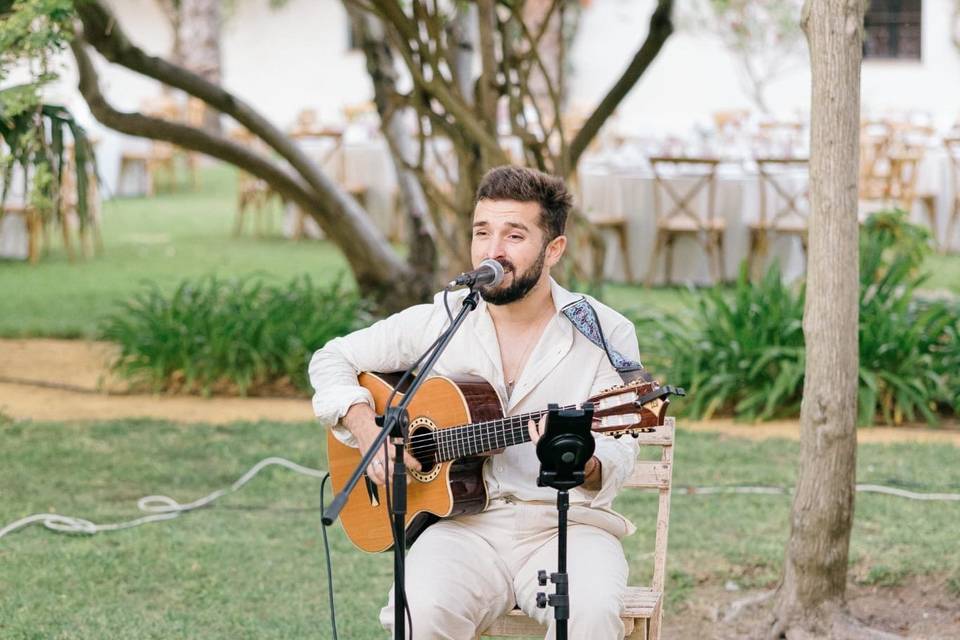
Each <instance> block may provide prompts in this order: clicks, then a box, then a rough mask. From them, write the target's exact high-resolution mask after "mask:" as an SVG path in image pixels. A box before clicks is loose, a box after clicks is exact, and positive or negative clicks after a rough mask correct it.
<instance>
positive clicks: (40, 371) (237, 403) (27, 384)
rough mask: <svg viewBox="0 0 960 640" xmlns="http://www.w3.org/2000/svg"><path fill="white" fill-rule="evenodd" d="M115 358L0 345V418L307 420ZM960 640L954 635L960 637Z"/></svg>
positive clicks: (897, 437) (81, 348) (110, 349)
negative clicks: (158, 383) (133, 385)
mask: <svg viewBox="0 0 960 640" xmlns="http://www.w3.org/2000/svg"><path fill="white" fill-rule="evenodd" d="M116 355H117V347H116V345H114V344H112V343H109V342H96V341H87V340H52V339H24V340H9V339H0V412H2V413H3V414H5V415H7V416H8V417H10V418H14V419H21V420H22V419H33V420H94V419H99V420H106V419H114V418H131V417H155V418H165V419H169V420H174V421H181V422H182V421H192V422H211V423H223V422H230V421H233V420H246V419H250V420H259V419H269V420H280V421H301V420H310V419H312V417H313V413H312V411H311V409H310V402H309V400H307V399H306V398H291V397H289V396H290V393H289V390H288V389H283V390H281V391H278V392H277V394H276V395H277V396H281V397H262V396H263V395H271V394H259V395H260V396H261V397H250V398H238V397H233V396H230V395H229V394H216V395H215V396H214V397H212V398H202V397H198V396H191V395H172V394H165V395H151V394H136V395H131V394H128V385H127V384H126V382H125V381H124V380H121V379H118V378H117V377H116V376H114V375H112V374H111V373H110V371H109V363H110V361H111V360H112V359H113V358H115V357H116ZM683 427H684V428H685V429H689V430H692V431H702V432H711V433H721V434H723V435H725V436H728V437H735V438H748V439H767V438H788V439H793V440H796V439H798V438H799V436H800V423H799V422H798V421H796V420H780V421H773V422H763V423H757V424H742V423H736V422H734V421H733V420H730V419H718V420H708V421H704V422H692V421H686V420H684V421H683ZM858 438H859V440H860V442H908V441H915V442H943V443H952V444H954V445H956V446H960V424H958V423H957V422H956V421H954V422H952V423H944V424H943V425H942V426H941V427H940V428H938V429H929V428H926V427H922V426H918V425H912V426H902V427H873V428H869V429H860V430H859V431H858ZM958 637H960V633H958Z"/></svg>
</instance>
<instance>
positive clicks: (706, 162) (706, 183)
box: [650, 156, 720, 229]
mask: <svg viewBox="0 0 960 640" xmlns="http://www.w3.org/2000/svg"><path fill="white" fill-rule="evenodd" d="M719 164H720V160H719V159H716V158H688V157H681V156H654V157H652V158H650V167H651V168H652V169H653V180H654V183H653V209H654V215H655V216H656V221H657V224H661V223H663V222H666V221H673V220H677V219H679V218H685V219H687V220H688V221H689V222H691V223H692V224H693V225H694V226H696V227H697V228H700V229H708V228H710V226H711V223H712V222H713V221H714V219H715V218H716V201H717V166H718V165H719ZM704 192H705V195H706V200H705V201H703V200H702V197H701V194H703V193H704ZM664 195H666V196H667V197H666V199H665V198H664ZM665 200H669V208H667V207H666V206H665V205H666V204H668V203H667V202H665Z"/></svg>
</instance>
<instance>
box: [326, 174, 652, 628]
mask: <svg viewBox="0 0 960 640" xmlns="http://www.w3.org/2000/svg"><path fill="white" fill-rule="evenodd" d="M570 205H571V197H570V194H569V193H568V192H567V190H566V188H565V186H564V184H563V182H562V181H561V180H560V179H559V178H555V177H552V176H549V175H547V174H544V173H541V172H539V171H535V170H532V169H525V168H520V167H512V166H503V167H497V168H495V169H493V170H491V171H490V172H488V173H487V175H486V176H484V178H483V181H482V182H481V184H480V187H479V189H478V190H477V197H476V207H475V209H474V214H473V238H472V242H471V258H472V261H473V264H474V266H477V265H479V264H480V262H481V261H483V260H484V259H487V258H491V259H493V260H496V261H497V262H499V263H500V264H501V265H503V268H504V272H505V275H504V278H503V281H502V282H501V283H500V284H498V285H496V286H493V287H489V286H487V287H482V288H481V289H480V293H481V296H482V300H481V302H480V304H479V305H478V307H477V309H476V311H474V312H473V313H471V314H470V315H469V316H468V317H467V319H466V321H465V323H464V324H463V326H462V327H461V329H460V330H459V331H458V332H457V334H456V335H455V336H454V337H453V339H452V341H451V342H450V345H449V346H448V348H447V350H446V351H445V352H444V354H443V355H442V357H441V358H440V359H439V361H438V362H437V365H436V367H435V369H434V373H435V374H436V375H443V376H448V377H451V378H457V377H462V376H472V377H477V376H479V377H480V378H483V379H484V380H486V381H487V382H489V383H490V385H491V386H492V387H493V388H494V389H495V390H496V391H497V393H498V395H499V396H500V400H501V403H502V405H503V407H504V415H506V416H511V415H516V414H522V413H526V412H533V411H541V410H545V409H546V407H547V405H548V404H549V403H557V404H560V405H566V404H573V403H578V402H582V401H584V400H586V399H587V398H588V397H590V396H591V395H593V394H596V393H598V392H600V391H601V390H604V389H607V388H609V387H612V386H615V385H618V384H620V383H621V378H620V375H619V374H618V372H617V370H616V369H615V368H614V366H613V365H612V364H611V361H612V359H611V357H610V355H609V353H608V352H607V351H605V350H604V349H603V348H601V347H598V346H597V345H596V344H594V342H592V341H591V340H590V339H588V338H587V337H586V336H585V335H584V334H583V333H582V332H581V331H579V330H578V329H577V327H575V326H574V324H573V323H572V322H571V320H570V319H568V317H567V316H566V315H564V313H563V310H564V309H565V308H567V307H569V306H570V305H574V304H576V303H578V302H581V301H583V300H584V299H586V301H587V302H588V303H589V305H590V306H592V307H593V309H594V310H595V312H596V317H597V319H598V320H599V324H600V328H601V329H602V334H603V337H604V338H605V340H606V343H607V345H608V347H609V351H610V352H614V353H616V355H618V356H621V355H622V356H623V357H625V358H629V359H632V360H634V361H635V360H638V357H639V349H638V345H637V338H636V334H635V332H634V327H633V324H632V323H631V322H630V321H629V320H627V319H626V318H624V317H623V316H622V315H620V314H619V313H617V312H616V311H614V310H612V309H610V308H609V307H607V306H605V305H603V304H602V303H600V302H598V301H596V300H594V299H592V298H590V297H588V296H584V295H581V294H577V293H572V292H570V291H567V290H565V289H564V288H562V287H561V286H560V285H558V284H557V283H556V282H555V281H554V280H553V278H551V277H550V269H551V268H553V266H554V265H556V264H557V262H558V261H559V260H560V258H561V257H562V256H563V253H564V250H565V249H566V246H567V238H566V237H565V236H564V235H563V232H564V225H565V223H566V219H567V214H568V212H569V210H570ZM465 295H466V294H465V292H464V291H460V292H458V293H457V294H453V295H451V296H450V298H449V302H450V307H451V309H454V310H456V309H459V308H460V303H461V302H462V300H463V297H464V296H465ZM448 323H449V320H448V316H447V311H446V309H445V307H444V303H443V295H442V294H438V295H437V296H436V297H435V298H434V301H433V303H432V304H422V305H416V306H413V307H410V308H409V309H406V310H404V311H401V312H400V313H397V314H395V315H393V316H390V317H389V318H386V319H385V320H381V321H379V322H377V323H376V324H374V325H372V326H370V327H368V328H366V329H362V330H360V331H356V332H354V333H352V334H350V335H348V336H344V337H342V338H336V339H334V340H331V341H330V342H328V343H327V344H326V345H325V346H324V347H323V348H322V349H320V350H319V351H317V352H316V353H315V354H314V355H313V359H312V360H311V362H310V380H311V383H312V384H313V388H314V389H315V391H316V393H315V395H314V397H313V408H314V412H315V413H316V415H317V417H318V419H319V420H320V422H321V423H323V424H325V425H329V427H330V428H331V429H333V430H334V433H335V435H336V436H337V438H339V439H340V440H341V441H342V442H344V443H346V444H350V445H351V446H358V447H359V448H360V449H361V450H362V451H366V450H367V449H368V448H369V447H370V446H371V445H372V443H373V441H374V440H375V438H376V436H377V434H378V432H379V427H378V426H377V425H376V424H375V423H374V410H373V399H372V396H371V394H370V392H369V391H367V390H366V389H364V388H363V387H361V386H359V385H358V384H357V375H358V374H359V373H360V372H362V371H383V372H388V371H402V370H405V369H407V368H408V367H409V366H410V365H412V364H413V363H414V362H415V361H416V360H417V358H419V357H420V355H421V354H422V353H423V352H424V351H425V350H426V349H427V348H428V347H429V346H430V345H431V343H433V341H434V340H435V339H436V338H437V336H438V335H440V333H441V332H442V331H443V330H444V329H445V328H446V326H447V325H448ZM543 426H544V425H543V421H541V424H539V425H538V424H534V423H533V422H531V423H530V425H529V429H530V435H531V438H532V440H533V442H531V443H527V444H523V445H519V446H515V447H508V448H507V449H505V450H503V451H502V452H500V453H497V454H495V455H492V456H490V457H489V458H488V459H487V460H486V462H485V464H484V468H483V478H484V483H485V485H486V490H487V495H488V497H489V504H488V507H487V509H486V510H485V511H483V512H481V513H478V514H474V515H464V516H458V517H453V518H448V519H443V520H440V521H439V522H437V523H436V524H433V525H432V526H430V527H429V528H427V529H426V530H425V531H424V532H423V533H422V534H421V535H420V537H419V538H417V540H416V542H415V543H414V544H413V546H412V547H411V549H410V552H409V555H408V557H407V564H406V596H407V600H408V605H409V607H410V614H411V619H412V632H413V637H414V638H417V639H427V638H430V639H436V638H449V639H450V640H466V639H467V638H474V637H476V636H477V634H478V633H480V632H482V631H483V630H485V629H487V628H488V627H489V626H490V625H491V624H492V623H493V622H494V621H495V620H496V619H497V618H499V617H500V616H501V615H503V614H505V613H507V612H508V611H510V610H511V609H513V607H514V606H516V605H519V607H520V608H521V609H523V611H524V613H526V614H527V615H528V616H530V617H532V618H534V619H536V620H538V621H539V622H541V623H542V624H544V625H548V626H549V631H548V633H547V637H548V638H552V637H553V635H554V628H553V627H554V621H553V615H552V611H551V610H549V609H539V608H537V606H536V593H537V591H538V590H541V589H542V588H541V587H540V586H539V585H538V584H537V571H538V570H539V569H546V570H547V572H548V573H550V572H551V571H555V570H556V561H557V511H556V506H555V504H556V495H557V494H556V490H554V489H551V488H549V487H538V486H537V475H538V471H539V461H538V459H537V456H536V451H535V448H534V444H535V443H536V441H537V439H538V438H539V437H540V431H541V430H542V428H543ZM389 455H390V456H391V457H392V456H393V455H394V451H393V448H392V447H390V448H389ZM635 458H636V443H635V442H634V440H633V438H621V439H619V440H617V439H613V438H608V437H598V438H597V440H596V451H595V454H594V456H593V458H591V459H590V460H589V461H588V462H587V464H586V468H585V473H586V480H585V482H584V484H583V485H582V486H581V487H578V488H576V489H573V490H572V491H571V492H570V511H569V522H570V526H569V531H568V549H569V553H568V565H567V572H568V574H569V576H570V607H571V608H570V622H569V634H570V637H571V638H602V639H607V638H623V636H624V628H623V625H622V623H621V622H620V611H621V605H622V598H623V593H624V591H625V589H626V584H627V563H626V560H625V558H624V554H623V549H622V547H621V544H620V539H621V538H623V537H624V536H626V535H629V534H630V533H632V532H633V530H634V528H633V525H632V524H631V523H630V522H628V521H627V520H626V519H625V518H624V517H623V516H621V515H620V514H618V513H616V512H614V511H613V510H612V509H611V504H612V502H613V499H614V496H615V495H616V493H617V491H618V490H619V489H620V487H621V486H622V485H623V483H624V481H625V480H626V478H627V477H628V476H629V475H630V473H631V471H632V470H633V464H634V460H635ZM382 460H383V458H382V456H379V455H378V456H376V457H375V458H374V462H373V463H371V464H370V466H369V467H368V468H367V471H366V473H367V476H368V477H369V478H370V479H372V480H373V481H374V482H376V483H377V484H378V485H382V484H384V481H385V478H386V477H387V476H388V475H389V474H390V473H391V470H390V468H383V466H384V464H383V462H382ZM405 462H406V464H407V465H408V467H410V468H413V469H419V466H420V465H419V463H418V462H417V461H416V460H415V459H414V458H413V457H412V456H410V454H409V453H407V454H406V455H405ZM391 464H392V463H391V462H388V464H387V466H388V467H389V466H390V465H391ZM392 603H393V594H392V593H391V594H390V597H389V601H388V604H387V606H386V607H384V608H383V609H382V610H381V613H380V620H381V622H382V624H383V625H384V627H385V628H387V629H391V628H392V624H393V620H394V613H393V605H392Z"/></svg>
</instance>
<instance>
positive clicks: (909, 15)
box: [863, 0, 923, 60]
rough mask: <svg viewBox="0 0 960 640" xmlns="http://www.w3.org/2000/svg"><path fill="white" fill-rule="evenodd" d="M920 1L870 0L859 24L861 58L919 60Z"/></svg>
mask: <svg viewBox="0 0 960 640" xmlns="http://www.w3.org/2000/svg"><path fill="white" fill-rule="evenodd" d="M920 1H921V0H870V4H869V6H868V7H867V13H866V15H865V16H864V21H863V23H864V32H863V57H864V58H874V59H904V60H919V59H920V49H921V46H920V43H921V40H920V23H921V16H922V13H923V12H922V11H921V8H920Z"/></svg>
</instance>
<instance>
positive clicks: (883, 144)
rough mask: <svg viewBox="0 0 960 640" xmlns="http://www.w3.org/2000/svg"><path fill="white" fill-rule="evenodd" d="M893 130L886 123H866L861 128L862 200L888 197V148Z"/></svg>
mask: <svg viewBox="0 0 960 640" xmlns="http://www.w3.org/2000/svg"><path fill="white" fill-rule="evenodd" d="M892 135H893V130H892V128H891V127H890V125H889V124H887V123H885V122H864V123H862V124H861V126H860V176H859V177H860V199H861V200H864V201H875V200H881V199H883V198H885V197H886V195H887V194H886V190H887V179H888V177H889V172H890V167H889V163H888V159H887V148H888V147H889V145H890V141H891V137H892Z"/></svg>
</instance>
